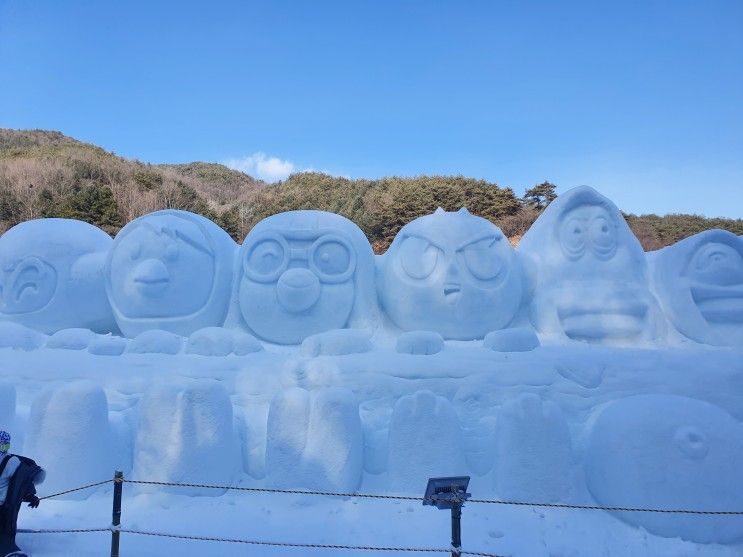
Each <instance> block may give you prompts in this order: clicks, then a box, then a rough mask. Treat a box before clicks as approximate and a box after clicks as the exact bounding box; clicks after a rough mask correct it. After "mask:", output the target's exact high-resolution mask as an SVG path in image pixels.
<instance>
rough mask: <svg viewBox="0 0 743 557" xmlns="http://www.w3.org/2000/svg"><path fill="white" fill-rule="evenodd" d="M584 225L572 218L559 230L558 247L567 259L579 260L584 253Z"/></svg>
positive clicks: (585, 233) (585, 234)
mask: <svg viewBox="0 0 743 557" xmlns="http://www.w3.org/2000/svg"><path fill="white" fill-rule="evenodd" d="M586 236H588V234H587V231H586V224H585V222H584V221H582V220H580V219H577V218H572V219H569V220H567V221H566V222H565V223H564V224H563V225H562V227H561V228H560V245H561V246H562V250H563V252H564V253H565V255H566V256H567V257H568V258H569V259H579V258H580V257H581V256H582V255H583V253H584V252H585V251H586Z"/></svg>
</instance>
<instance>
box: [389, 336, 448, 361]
mask: <svg viewBox="0 0 743 557" xmlns="http://www.w3.org/2000/svg"><path fill="white" fill-rule="evenodd" d="M443 349H444V337H442V336H441V335H440V334H438V333H434V332H433V331H408V332H406V333H402V334H401V335H400V336H399V337H397V344H395V352H397V353H398V354H411V355H413V356H430V355H432V354H438V353H439V352H441V351H442V350H443Z"/></svg>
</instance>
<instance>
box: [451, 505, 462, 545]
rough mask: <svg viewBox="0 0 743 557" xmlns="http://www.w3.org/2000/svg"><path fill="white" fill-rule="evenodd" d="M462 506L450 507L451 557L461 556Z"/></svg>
mask: <svg viewBox="0 0 743 557" xmlns="http://www.w3.org/2000/svg"><path fill="white" fill-rule="evenodd" d="M461 519H462V504H461V503H460V504H456V503H455V504H453V505H452V506H451V546H452V550H451V557H459V556H460V555H461V554H462V524H461Z"/></svg>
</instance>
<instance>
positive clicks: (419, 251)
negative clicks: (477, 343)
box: [377, 208, 525, 340]
mask: <svg viewBox="0 0 743 557" xmlns="http://www.w3.org/2000/svg"><path fill="white" fill-rule="evenodd" d="M377 274H378V277H377V284H378V291H379V299H380V302H381V305H382V307H383V309H384V311H385V312H386V314H387V315H388V316H389V318H390V319H391V320H392V322H393V323H394V324H395V325H396V326H397V327H399V328H400V329H402V330H404V331H414V330H428V331H435V332H437V333H439V334H441V335H442V336H443V337H444V338H447V339H459V340H471V339H477V338H482V337H484V336H485V334H486V333H488V332H490V331H493V330H496V329H502V328H503V327H506V326H508V325H509V323H511V321H513V319H514V317H515V316H516V313H517V312H518V309H519V307H520V306H521V301H522V297H523V295H524V291H525V280H524V273H523V270H522V267H521V265H520V262H519V260H518V258H517V256H516V253H515V252H514V251H513V248H511V245H510V243H509V242H508V239H506V237H505V236H504V235H503V233H502V232H501V231H500V229H498V227H496V226H495V225H494V224H492V223H491V222H489V221H487V220H485V219H483V218H481V217H476V216H474V215H472V214H470V212H469V211H467V209H460V210H459V211H457V212H447V211H444V210H443V209H440V208H439V209H437V210H436V211H435V212H434V213H433V214H431V215H425V216H423V217H420V218H417V219H415V220H414V221H412V222H410V223H408V224H407V225H405V226H404V227H403V228H402V229H401V230H400V232H399V233H398V234H397V236H396V237H395V240H394V241H393V242H392V245H391V246H390V248H389V249H388V250H387V253H385V254H384V255H383V256H380V257H379V258H378V272H377Z"/></svg>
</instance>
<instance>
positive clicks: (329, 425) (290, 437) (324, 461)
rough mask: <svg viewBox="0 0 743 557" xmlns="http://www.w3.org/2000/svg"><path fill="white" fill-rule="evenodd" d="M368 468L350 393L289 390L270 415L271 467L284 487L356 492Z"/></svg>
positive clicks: (268, 462)
mask: <svg viewBox="0 0 743 557" xmlns="http://www.w3.org/2000/svg"><path fill="white" fill-rule="evenodd" d="M362 468H363V432H362V429H361V420H360V418H359V407H358V403H357V402H356V399H355V397H354V395H353V393H351V391H349V390H347V389H341V388H329V389H321V390H318V391H314V392H312V393H310V392H308V391H306V390H304V389H300V388H293V389H287V390H285V391H282V392H281V393H279V394H278V395H277V396H276V397H275V398H274V400H273V401H272V403H271V408H270V410H269V414H268V435H267V442H266V469H267V473H268V478H269V481H270V482H271V483H272V484H273V485H276V486H280V487H304V488H314V489H331V490H340V491H353V490H355V489H356V488H358V485H359V482H360V480H361V471H362Z"/></svg>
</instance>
